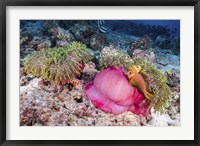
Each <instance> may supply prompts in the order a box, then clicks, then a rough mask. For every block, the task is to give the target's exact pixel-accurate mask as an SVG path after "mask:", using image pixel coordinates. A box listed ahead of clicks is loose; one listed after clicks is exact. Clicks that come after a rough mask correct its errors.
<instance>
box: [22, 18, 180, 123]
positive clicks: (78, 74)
mask: <svg viewBox="0 0 200 146" xmlns="http://www.w3.org/2000/svg"><path fill="white" fill-rule="evenodd" d="M112 23H114V21H113V22H112ZM120 23H121V22H120ZM120 23H116V24H117V25H116V24H112V28H108V29H107V30H109V31H108V32H106V33H102V32H101V31H100V30H99V26H98V23H97V21H95V20H42V21H25V20H23V21H21V29H20V97H19V100H20V105H19V106H20V126H180V57H179V54H180V52H179V50H180V38H178V37H174V36H170V33H169V32H168V30H167V29H165V28H164V27H159V26H158V27H154V26H145V25H142V24H132V25H133V26H135V29H134V30H130V31H127V30H129V29H130V28H129V27H126V29H125V28H122V26H126V25H128V24H126V25H124V24H123V25H120ZM105 27H106V26H105ZM136 28H138V29H136ZM139 28H141V29H139ZM144 30H145V31H144ZM126 31H127V33H126ZM129 73H131V74H129ZM122 87H123V91H122ZM129 88H130V90H128V89H129ZM124 90H128V91H127V92H124ZM146 92H148V93H149V94H151V95H152V99H150V98H147V94H146Z"/></svg>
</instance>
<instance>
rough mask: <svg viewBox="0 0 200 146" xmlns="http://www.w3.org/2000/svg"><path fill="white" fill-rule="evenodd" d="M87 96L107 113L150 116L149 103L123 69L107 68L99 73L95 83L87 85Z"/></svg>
mask: <svg viewBox="0 0 200 146" xmlns="http://www.w3.org/2000/svg"><path fill="white" fill-rule="evenodd" d="M85 94H86V96H87V98H88V99H89V100H91V101H92V102H93V104H94V105H95V106H97V107H98V108H100V109H102V110H103V111H105V112H109V113H113V114H121V113H123V112H125V111H131V112H133V113H135V114H143V115H145V116H146V115H148V114H149V103H148V102H147V101H146V100H145V97H144V95H143V94H141V93H140V92H139V91H138V90H137V88H135V87H133V86H132V85H130V84H129V82H128V79H127V77H126V76H125V75H124V74H123V71H122V69H121V68H107V69H104V70H102V71H101V72H99V73H98V74H97V75H96V77H95V78H94V81H93V83H89V84H87V85H86V87H85Z"/></svg>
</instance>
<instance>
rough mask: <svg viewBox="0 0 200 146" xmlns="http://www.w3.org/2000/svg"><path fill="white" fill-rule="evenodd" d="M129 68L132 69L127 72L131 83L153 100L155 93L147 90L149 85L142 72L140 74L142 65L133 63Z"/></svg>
mask: <svg viewBox="0 0 200 146" xmlns="http://www.w3.org/2000/svg"><path fill="white" fill-rule="evenodd" d="M129 70H130V71H129V72H128V73H127V76H128V78H129V83H130V84H131V85H133V86H136V87H137V88H138V90H139V91H140V92H142V93H143V94H144V96H145V97H146V98H148V99H149V100H151V99H152V98H153V95H152V94H150V93H149V92H147V87H146V83H145V81H144V78H143V77H142V75H141V74H139V72H140V70H141V66H139V65H133V66H131V67H130V68H129Z"/></svg>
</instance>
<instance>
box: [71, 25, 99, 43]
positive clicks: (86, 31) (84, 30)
mask: <svg viewBox="0 0 200 146" xmlns="http://www.w3.org/2000/svg"><path fill="white" fill-rule="evenodd" d="M96 30H97V29H95V28H94V27H92V26H91V25H86V24H82V23H77V24H75V25H74V26H72V27H70V29H69V31H70V32H71V33H72V34H73V35H74V37H75V38H76V40H77V41H80V42H82V43H84V44H86V45H89V44H90V37H91V36H92V35H93V34H95V33H96Z"/></svg>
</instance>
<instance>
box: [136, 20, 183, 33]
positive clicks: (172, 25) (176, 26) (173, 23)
mask: <svg viewBox="0 0 200 146" xmlns="http://www.w3.org/2000/svg"><path fill="white" fill-rule="evenodd" d="M133 22H135V23H142V24H144V25H150V26H162V27H165V28H167V29H170V31H171V35H174V36H180V20H137V21H134V20H133Z"/></svg>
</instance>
